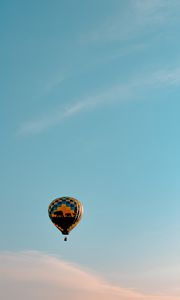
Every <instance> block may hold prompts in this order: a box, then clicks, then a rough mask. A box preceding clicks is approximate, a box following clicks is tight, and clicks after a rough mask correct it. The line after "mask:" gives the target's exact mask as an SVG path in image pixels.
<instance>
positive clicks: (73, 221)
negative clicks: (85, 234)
mask: <svg viewBox="0 0 180 300" xmlns="http://www.w3.org/2000/svg"><path fill="white" fill-rule="evenodd" d="M48 213H49V217H50V219H51V221H52V222H53V224H54V225H55V226H56V227H57V228H58V229H59V230H60V231H61V232H62V234H65V235H67V234H69V232H70V231H71V230H72V229H73V228H74V227H75V226H76V225H77V224H78V223H79V221H80V219H81V217H82V213H83V206H82V204H81V202H80V201H78V200H77V199H75V198H72V197H61V198H57V199H55V200H54V201H52V202H51V203H50V205H49V209H48Z"/></svg>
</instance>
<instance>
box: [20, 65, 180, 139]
mask: <svg viewBox="0 0 180 300" xmlns="http://www.w3.org/2000/svg"><path fill="white" fill-rule="evenodd" d="M179 85H180V67H176V68H164V69H160V70H154V71H153V72H152V73H151V74H146V75H145V74H141V75H139V78H132V79H131V81H129V83H126V84H123V83H119V84H118V83H117V84H115V85H114V86H111V87H109V88H107V89H106V90H104V91H100V92H98V93H96V94H94V95H92V96H85V97H82V98H81V99H80V100H79V101H74V102H72V103H71V104H69V105H67V106H63V107H56V109H55V110H53V111H51V112H48V113H47V114H45V115H43V116H39V117H38V118H37V119H34V120H32V121H26V122H24V123H22V124H21V126H20V127H19V128H18V130H17V132H16V134H17V135H18V136H26V135H30V134H39V133H42V132H44V131H46V130H48V129H49V128H51V127H55V126H57V125H59V124H61V122H62V121H64V120H66V119H68V118H71V117H73V116H76V115H78V114H80V113H85V112H88V111H91V110H93V109H94V108H96V107H100V106H102V105H105V104H112V103H114V102H115V101H127V100H131V101H132V100H133V99H134V98H135V96H136V95H137V94H138V93H139V92H141V91H142V90H143V89H145V88H146V89H147V90H149V89H151V88H154V87H155V88H157V87H162V86H163V87H166V88H168V87H173V86H179Z"/></svg>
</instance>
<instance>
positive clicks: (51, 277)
mask: <svg viewBox="0 0 180 300" xmlns="http://www.w3.org/2000/svg"><path fill="white" fill-rule="evenodd" d="M0 264H1V269H0V278H1V281H0V285H1V292H0V294H1V298H2V299H6V300H11V299H14V300H22V299H26V300H30V299H34V300H36V299H37V300H39V299H44V300H50V299H54V300H59V299H66V300H71V299H73V300H74V299H75V300H76V299H78V300H84V299H86V300H90V299H94V300H135V299H136V300H178V299H179V297H177V296H172V297H170V296H165V295H162V294H161V295H146V294H143V293H140V292H138V291H136V290H134V289H130V288H129V289H127V288H123V287H119V286H115V285H113V284H110V283H108V282H107V281H106V280H105V279H103V278H101V277H100V276H97V275H95V274H93V273H92V272H90V271H87V270H85V269H83V268H82V267H80V266H78V265H75V264H72V263H69V262H67V261H64V260H62V259H59V258H56V257H53V256H50V255H46V254H43V253H40V252H32V251H26V252H19V253H12V252H4V253H0Z"/></svg>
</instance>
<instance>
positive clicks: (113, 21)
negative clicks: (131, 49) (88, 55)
mask: <svg viewBox="0 0 180 300" xmlns="http://www.w3.org/2000/svg"><path fill="white" fill-rule="evenodd" d="M126 4H127V7H126V8H125V10H124V11H123V12H121V11H120V12H115V14H114V15H113V16H110V17H109V18H107V19H106V20H104V21H102V22H101V23H100V24H99V26H97V27H96V28H95V29H94V30H92V31H90V32H88V33H86V34H84V35H82V36H81V41H82V42H85V43H102V42H113V41H122V40H123V41H124V40H128V39H131V38H133V39H134V37H137V36H139V35H142V34H144V33H145V34H146V35H147V34H148V33H149V32H152V31H153V30H154V29H155V30H156V31H157V26H166V25H167V26H169V24H170V22H171V21H172V22H174V21H175V20H176V18H175V13H176V11H177V8H179V5H180V3H179V2H178V1H176V0H174V1H169V0H151V1H144V0H131V1H127V3H126Z"/></svg>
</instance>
